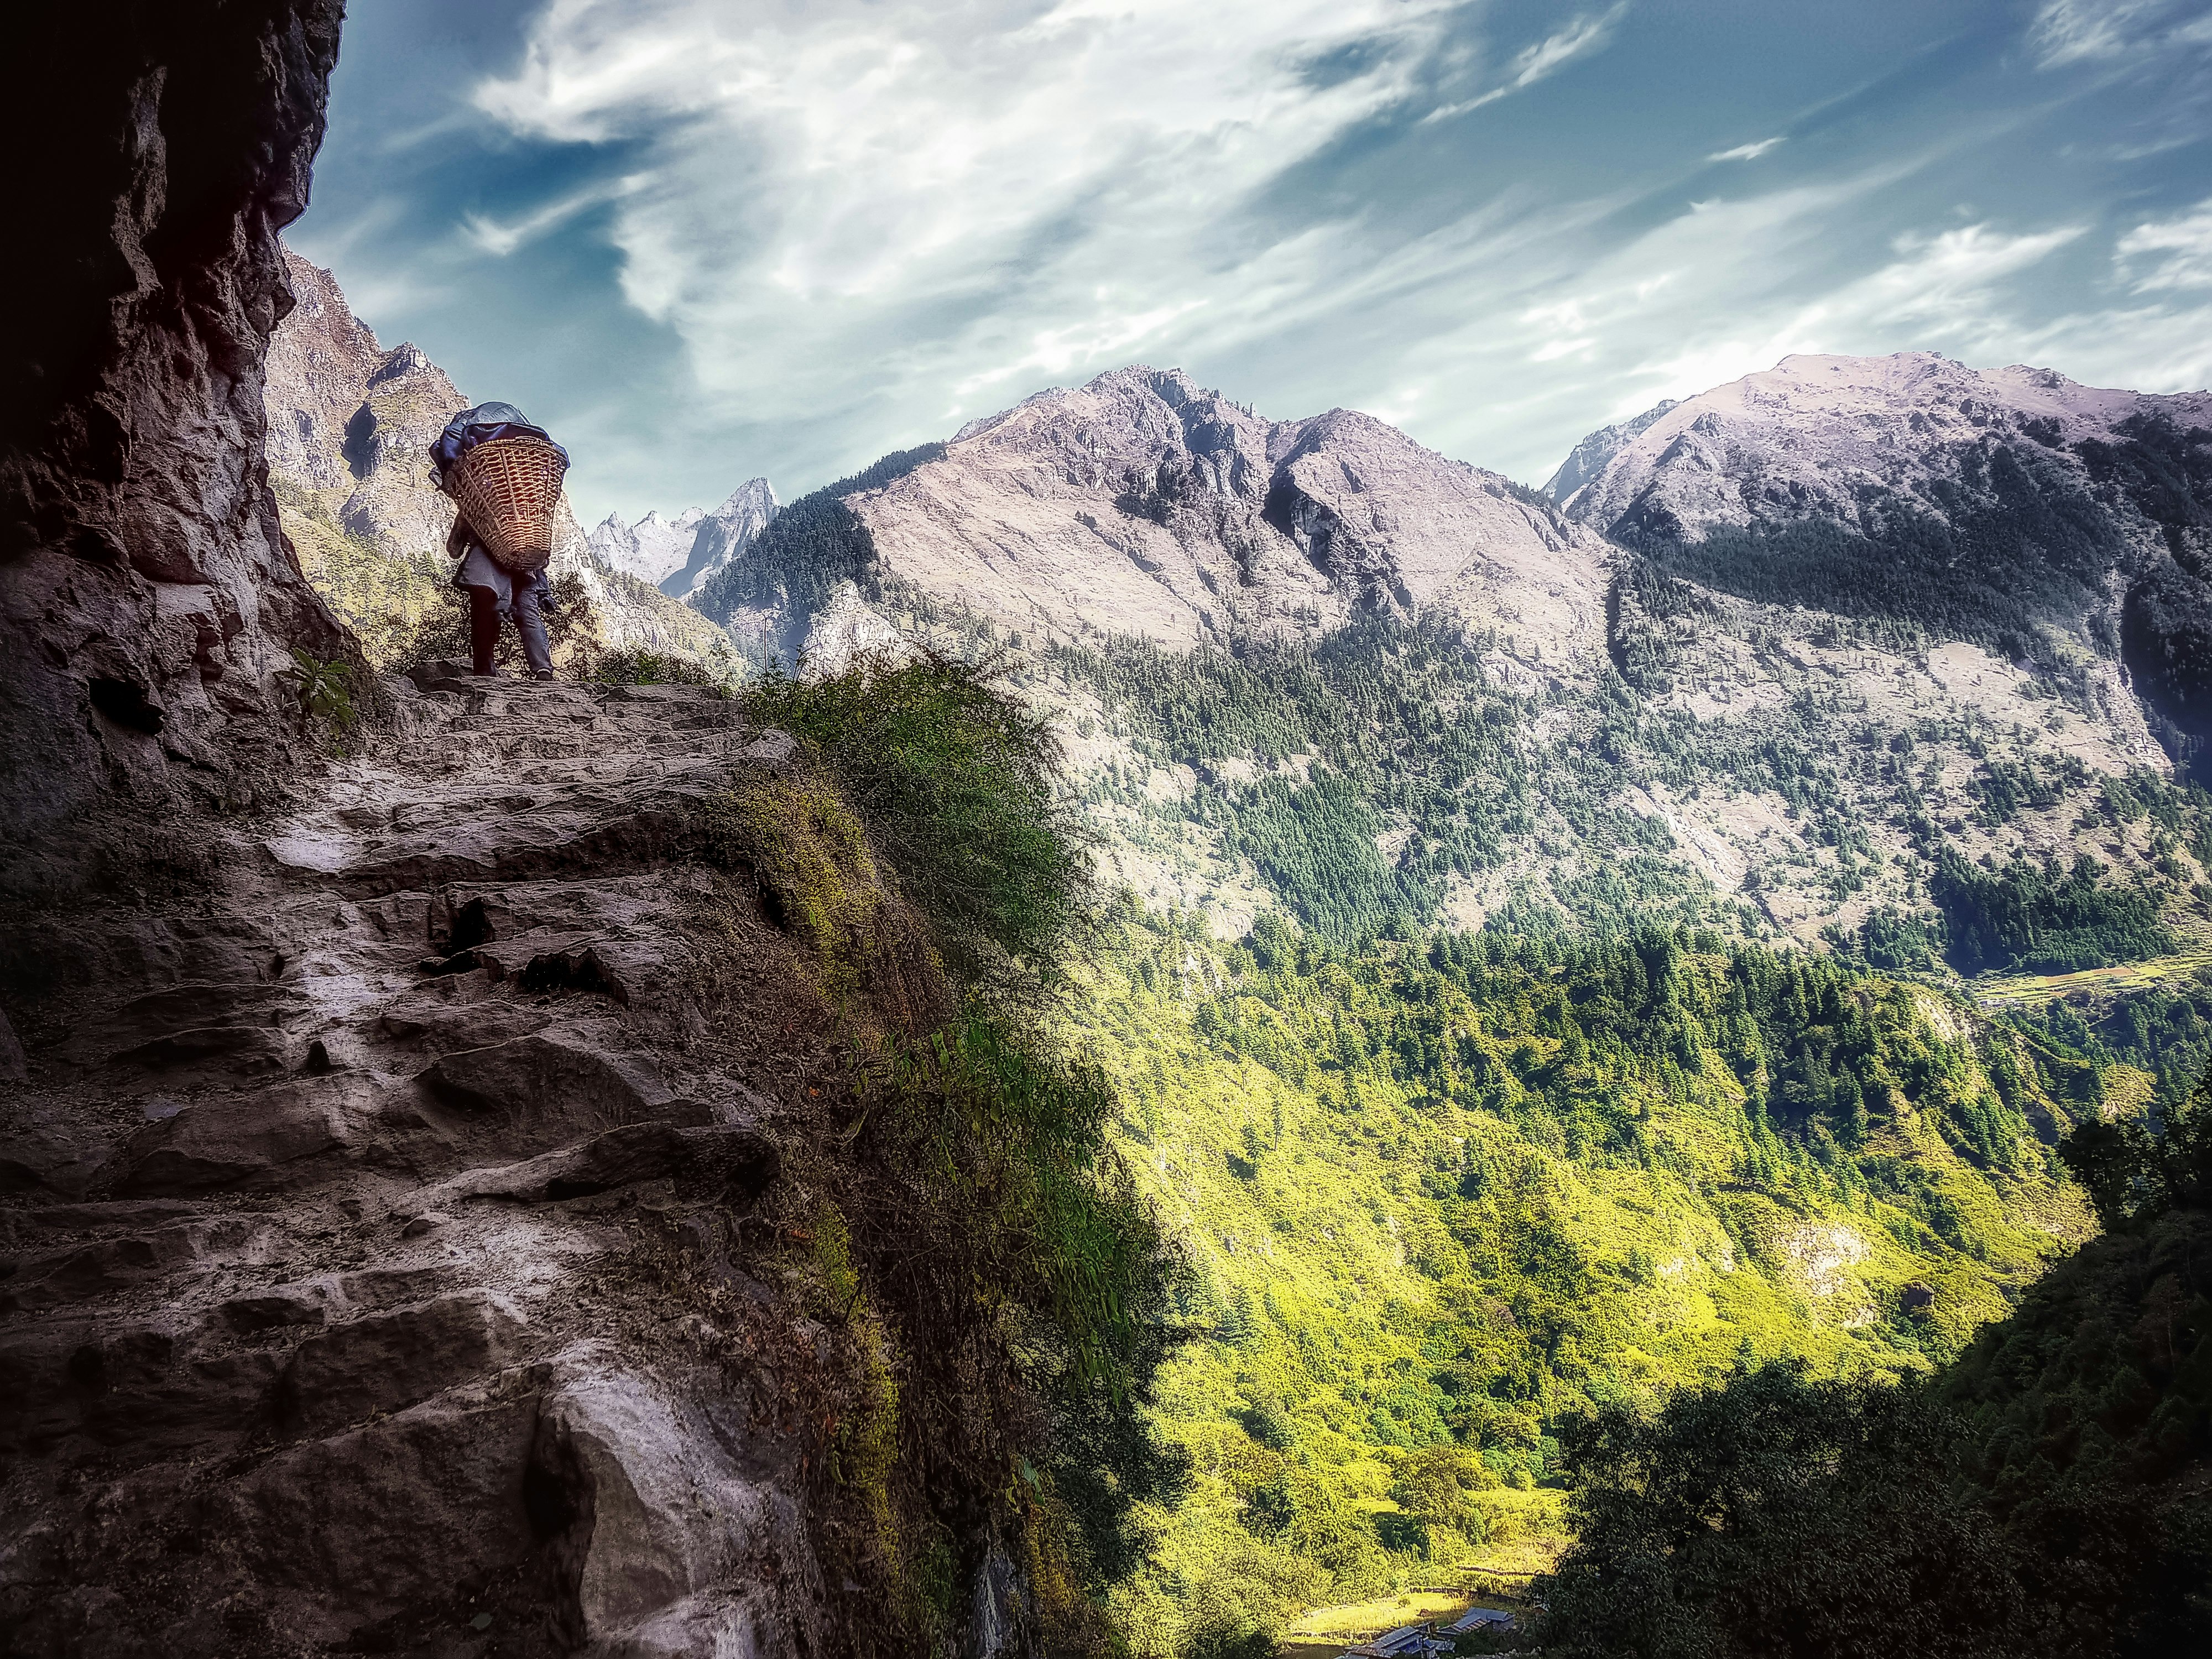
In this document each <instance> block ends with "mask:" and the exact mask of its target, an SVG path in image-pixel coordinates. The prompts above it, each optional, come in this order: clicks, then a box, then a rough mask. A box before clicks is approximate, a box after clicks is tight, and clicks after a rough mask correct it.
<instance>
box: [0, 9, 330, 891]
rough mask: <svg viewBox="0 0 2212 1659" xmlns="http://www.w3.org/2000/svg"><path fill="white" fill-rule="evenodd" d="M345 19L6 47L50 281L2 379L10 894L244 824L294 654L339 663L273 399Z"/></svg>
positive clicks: (143, 18) (70, 21)
mask: <svg viewBox="0 0 2212 1659" xmlns="http://www.w3.org/2000/svg"><path fill="white" fill-rule="evenodd" d="M339 13H340V8H339V5H338V3H337V0H258V3H244V4H235V5H224V6H209V5H190V6H169V5H153V4H135V3H125V4H124V5H122V6H120V7H108V8H103V9H86V8H71V7H47V8H41V9H39V10H38V12H37V14H36V15H35V16H34V17H33V18H31V19H29V20H27V22H26V24H25V26H24V29H23V30H21V31H19V32H18V34H17V43H18V44H17V51H18V53H19V56H18V58H17V61H18V63H19V64H21V65H22V66H23V67H24V70H25V72H24V73H23V74H22V75H21V76H20V77H19V78H20V79H21V82H22V84H21V86H19V87H18V88H16V91H15V94H13V95H12V96H11V97H10V98H9V100H8V110H7V115H6V119H7V122H8V137H9V144H8V153H9V158H10V166H11V167H13V168H14V169H15V176H16V179H17V186H16V187H17V191H18V197H17V211H18V213H19V214H20V215H21V222H22V223H23V224H25V225H36V226H37V227H38V231H37V235H38V240H39V257H38V258H35V259H27V260H24V261H21V262H19V263H18V267H17V270H16V271H15V276H16V278H17V281H18V283H23V284H27V287H28V289H29V291H28V292H25V291H24V290H23V289H22V288H20V287H19V289H18V293H19V295H20V296H21V305H22V306H23V314H24V316H25V318H26V319H36V320H35V323H34V324H31V323H27V325H25V326H23V327H21V328H19V329H16V330H15V331H12V332H11V334H10V336H9V345H8V347H7V348H6V349H5V353H4V356H0V363H4V367H0V408H4V410H5V414H4V416H0V419H4V422H5V425H4V428H0V731H4V741H0V848H6V849H7V850H6V854H5V859H4V864H0V891H4V892H6V893H8V894H9V895H11V896H28V895H34V894H51V893H52V892H54V891H56V890H66V889H68V888H70V887H71V886H73V885H74V884H76V883H78V882H80V881H82V880H84V879H86V878H88V877H90V878H100V876H101V874H102V872H106V873H107V874H109V875H111V876H112V877H113V878H115V879H118V880H123V881H132V880H135V879H141V878H134V877H133V876H132V875H131V873H130V872H134V871H137V870H138V869H140V868H142V867H143V865H144V862H145V859H144V851H145V847H144V843H145V842H146V841H147V840H149V839H151V838H149V837H147V836H143V835H142V834H140V833H138V832H136V831H133V830H131V829H130V828H129V827H128V825H129V823H131V821H133V820H137V819H151V818H152V817H155V816H157V815H161V814H167V813H171V812H173V811H177V810H179V808H183V809H185V810H196V809H197V808H199V807H204V806H206V805H220V804H223V803H226V802H228V803H230V804H237V803H239V802H240V801H241V800H246V799H252V798H253V797H254V796H255V795H256V793H258V791H259V790H261V789H262V788H263V787H264V785H263V784H259V783H257V782H256V779H257V778H259V777H264V776H265V775H266V773H267V769H268V763H270V761H281V760H282V758H283V757H284V756H285V755H286V753H287V752H288V750H289V743H290V741H291V730H292V726H293V724H294V710H295V708H296V702H295V698H294V696H292V694H291V692H290V690H289V687H288V685H287V684H286V682H285V680H284V678H283V675H284V672H285V671H286V669H287V668H288V667H289V664H290V658H289V649H290V647H295V646H298V647H302V648H305V649H307V650H308V651H311V652H314V653H317V654H319V655H321V656H324V657H331V656H336V655H338V654H340V653H341V652H342V651H343V648H344V647H343V641H342V638H341V635H340V634H339V631H338V629H337V627H336V626H335V625H334V624H333V623H332V622H331V618H330V617H329V616H328V614H327V613H326V611H325V609H324V607H323V605H321V604H320V602H319V600H318V599H317V598H316V596H315V594H314V593H313V591H312V590H311V589H310V587H309V586H308V585H307V581H306V580H305V578H304V577H303V576H302V575H301V571H300V568H299V565H298V562H297V561H296V560H295V558H294V557H293V556H292V553H291V551H290V550H289V547H288V546H287V545H286V543H285V538H284V535H283V530H282V528H281V527H280V526H279V523H278V520H277V515H276V504H275V502H274V501H273V499H272V498H271V496H270V491H269V489H268V486H267V483H266V480H265V474H264V465H263V459H262V440H263V432H264V416H263V411H262V403H261V382H262V376H263V366H264V354H265V352H266V349H267V345H268V341H269V337H270V332H271V331H272V330H273V329H274V328H275V327H276V325H277V323H278V322H279V321H280V320H281V319H283V317H284V316H285V314H286V313H288V312H289V310H290V309H291V307H292V303H293V301H292V295H291V293H290V291H289V287H288V285H287V283H286V279H285V271H284V265H283V258H282V256H281V253H280V251H279V248H278V244H277V237H276V233H277V229H278V228H279V227H280V226H282V225H283V224H284V223H285V222H287V221H289V220H290V219H291V218H293V217H295V216H297V215H298V214H299V212H300V211H301V209H302V208H303V207H304V206H305V205H306V203H307V167H308V162H309V161H310V159H311V158H312V157H313V153H314V149H315V146H316V144H317V143H319V140H320V137H321V133H322V118H323V106H324V98H325V84H326V82H327V77H328V75H329V71H330V68H331V64H332V63H333V61H334V60H335V55H336V52H337V28H338V18H339ZM26 37H27V38H26ZM33 65H35V66H36V68H35V70H33V69H32V68H31V66H33Z"/></svg>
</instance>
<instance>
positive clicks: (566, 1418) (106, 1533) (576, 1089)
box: [0, 677, 827, 1659]
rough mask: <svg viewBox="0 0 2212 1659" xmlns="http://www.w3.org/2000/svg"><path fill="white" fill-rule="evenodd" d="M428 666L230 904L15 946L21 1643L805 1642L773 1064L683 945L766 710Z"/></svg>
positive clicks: (4, 1173) (6, 1237) (8, 1222)
mask: <svg viewBox="0 0 2212 1659" xmlns="http://www.w3.org/2000/svg"><path fill="white" fill-rule="evenodd" d="M429 686H430V689H429V690H427V691H418V690H416V689H414V688H412V687H409V686H405V685H404V684H403V685H401V686H399V687H398V708H397V711H396V714H395V715H394V717H393V722H392V732H391V734H390V735H389V737H388V738H382V739H380V741H379V743H378V744H377V745H376V747H375V750H374V752H373V753H372V754H371V755H369V756H368V757H365V758H361V759H356V760H350V761H346V762H343V763H332V764H331V765H329V766H328V767H327V769H326V775H325V777H324V778H322V779H321V780H319V781H318V782H316V783H315V784H314V785H313V787H311V788H310V789H309V790H307V791H305V792H303V793H304V794H305V799H304V800H303V802H302V804H301V805H300V807H299V810H297V811H295V812H294V813H293V814H292V815H291V816H290V817H288V818H286V819H285V820H284V821H283V822H281V823H274V824H267V823H264V824H260V825H256V826H251V827H248V826H244V825H235V826H232V827H229V828H227V829H222V830H220V831H219V832H217V841H216V846H215V847H214V848H213V849H212V851H213V852H214V854H216V857H215V860H214V863H215V866H216V868H217V869H218V871H219V872H220V873H219V875H218V877H217V878H216V880H215V882H214V883H213V884H212V885H211V886H210V887H209V888H208V889H206V890H200V891H196V892H194V893H192V894H191V895H188V896H185V897H182V898H179V899H177V900H175V901H173V902H155V901H153V900H149V901H148V902H145V903H143V905H140V906H137V907H131V908H108V909H104V910H98V911H93V912H88V913H84V914H80V915H70V916H67V917H62V916H53V917H46V918H40V919H35V920H33V921H28V922H24V923H21V924H19V925H16V926H15V927H11V928H9V929H7V930H5V931H4V933H0V968H4V969H5V970H6V972H7V975H8V979H7V981H6V982H7V983H9V984H10V985H11V986H13V987H16V988H15V989H14V990H11V991H10V1007H11V1011H13V1012H15V1015H16V1018H15V1029H16V1031H17V1033H18V1035H19V1036H20V1037H21V1040H22V1043H23V1047H24V1049H25V1052H26V1054H27V1070H26V1075H25V1077H24V1079H22V1080H21V1081H17V1082H13V1083H10V1082H5V1081H0V1188H4V1189H5V1190H4V1192H0V1247H4V1249H5V1250H6V1252H7V1257H6V1260H5V1262H4V1264H0V1462H4V1467H5V1470H6V1474H5V1477H4V1479H5V1486H4V1495H5V1513H4V1516H0V1631H4V1632H5V1633H4V1634H0V1651H4V1652H7V1653H11V1654H53V1655H64V1654H70V1655H76V1654H100V1655H106V1654H146V1655H155V1654H159V1655H163V1656H185V1655H203V1654H204V1655H217V1654H220V1655H237V1654H259V1653H270V1654H275V1653H285V1654H297V1653H314V1652H323V1651H351V1652H369V1651H374V1652H383V1653H408V1654H418V1653H419V1654H425V1655H437V1656H441V1659H462V1656H471V1659H473V1656H488V1655H492V1654H501V1655H507V1654H515V1655H520V1654H554V1653H572V1652H587V1653H592V1654H603V1655H610V1656H611V1655H617V1654H621V1655H640V1656H642V1655H670V1656H673V1655H692V1654H697V1655H708V1654H713V1655H740V1654H742V1655H761V1656H769V1655H782V1654H799V1653H815V1654H818V1653H821V1652H823V1651H824V1647H823V1628H824V1625H823V1608H824V1595H825V1590H824V1586H823V1583H822V1582H821V1573H820V1570H819V1568H818V1566H817V1563H816V1559H815V1555H814V1553H813V1550H812V1547H811V1545H810V1542H809V1536H808V1529H807V1522H806V1489H805V1480H806V1478H807V1477H806V1469H807V1468H808V1459H807V1447H808V1445H809V1442H808V1441H807V1440H806V1438H805V1434H804V1433H803V1432H801V1431H798V1430H795V1429H793V1428H792V1427H791V1426H790V1425H791V1423H792V1421H793V1419H794V1418H799V1419H804V1418H805V1417H807V1416H808V1415H809V1414H808V1413H805V1411H803V1410H800V1411H797V1412H794V1411H793V1404H792V1401H790V1400H789V1399H787V1398H785V1397H784V1395H783V1394H780V1393H779V1389H781V1390H783V1391H784V1393H785V1394H787V1393H788V1391H789V1390H790V1389H792V1388H793V1386H795V1385H794V1384H793V1383H790V1382H784V1383H778V1382H777V1380H776V1379H777V1377H778V1376H779V1374H781V1376H785V1377H787V1378H792V1377H798V1376H803V1375H805V1374H806V1369H805V1368H806V1365H807V1364H811V1363H818V1359H819V1357H820V1355H821V1353H822V1352H823V1348H824V1345H825V1343H826V1340H827V1339H826V1336H825V1334H823V1332H822V1331H821V1330H820V1329H819V1328H810V1327H809V1324H808V1322H806V1321H805V1319H804V1318H803V1317H802V1316H799V1315H798V1314H796V1313H795V1312H793V1311H792V1310H790V1309H789V1308H788V1306H787V1304H786V1302H785V1301H784V1300H783V1299H780V1298H779V1297H777V1296H775V1295H774V1294H771V1292H770V1291H769V1289H768V1288H766V1287H765V1286H763V1285H760V1284H758V1283H756V1282H755V1281H754V1280H752V1279H750V1278H748V1277H747V1276H746V1274H745V1273H744V1271H743V1270H742V1269H741V1268H740V1267H738V1266H737V1265H734V1264H735V1263H736V1262H737V1261H738V1259H739V1257H740V1255H741V1252H739V1251H738V1249H737V1242H738V1239H737V1230H738V1228H739V1227H740V1226H741V1225H743V1220H744V1216H745V1215H746V1214H747V1212H748V1211H749V1209H750V1207H751V1206H753V1205H754V1204H755V1202H756V1200H757V1198H758V1196H759V1195H760V1194H763V1191H764V1190H766V1189H768V1188H770V1186H771V1183H773V1182H775V1181H776V1179H777V1172H778V1168H779V1159H778V1152H777V1145H776V1140H775V1138H774V1134H773V1130H774V1127H775V1117H776V1115H777V1110H778V1107H777V1101H778V1099H779V1098H780V1097H781V1094H782V1092H783V1091H784V1090H785V1088H786V1085H787V1082H788V1079H785V1078H783V1077H782V1076H781V1068H782V1067H783V1066H784V1065H785V1063H786V1057H785V1056H784V1054H783V1051H782V1050H780V1049H779V1048H777V1047H776V1045H775V1044H774V1043H770V1042H753V1041H751V1040H750V1039H749V1038H748V1037H747V1036H746V1034H745V1033H744V1030H742V1029H740V1030H736V1031H734V1032H733V1031H732V1029H731V1027H730V1022H728V1021H727V1020H720V1021H718V1020H716V1019H714V1018H710V1017H709V1013H708V1011H707V1010H706V1008H705V1007H704V1006H703V1005H702V1000H701V999H700V998H699V997H697V996H696V995H694V994H692V992H691V991H690V988H688V986H689V981H687V977H686V975H687V974H688V973H689V972H690V965H691V964H693V963H696V960H697V959H698V952H699V951H701V950H702V948H704V947H703V946H702V945H701V944H700V943H699V942H698V941H699V940H700V939H701V938H702V931H701V927H700V923H699V919H700V916H701V915H702V907H704V906H706V905H708V903H709V902H712V900H713V897H714V884H713V879H712V878H710V877H709V876H708V875H707V874H706V873H705V872H702V870H701V869H700V868H699V867H698V866H696V865H694V864H692V863H690V862H689V855H690V853H691V852H692V851H693V850H694V845H695V840H696V835H697V829H696V812H695V811H694V809H695V808H696V806H697V805H698V804H699V803H701V802H702V801H703V800H705V799H708V798H710V797H711V796H713V795H714V793H716V792H718V791H720V790H722V789H724V788H726V787H727V786H728V783H729V781H730V779H731V777H732V774H733V772H737V771H741V770H742V769H746V768H767V769H776V768H780V767H781V766H783V765H784V764H785V763H787V759H788V757H789V755H790V750H791V744H790V741H789V739H788V738H785V737H783V736H782V735H781V734H780V733H775V732H754V731H749V730H747V729H746V727H745V726H744V724H743V722H742V720H741V719H740V717H739V714H738V709H737V706H736V705H735V704H734V703H732V702H726V701H722V700H720V699H719V698H717V697H715V696H713V695H711V694H709V693H707V692H704V691H702V690H696V689H695V688H689V687H639V688H611V689H608V688H581V687H573V686H539V685H535V684H501V683H497V682H492V683H486V682H474V681H467V680H456V679H451V678H435V677H433V678H431V679H430V681H429ZM192 833H197V832H196V831H194V830H193V829H191V826H185V825H180V826H179V835H180V836H184V835H189V834H192ZM758 931H759V933H761V934H762V939H761V942H760V945H759V949H760V951H762V953H763V954H762V955H761V956H760V957H759V958H758V959H757V961H756V962H754V963H753V964H752V967H751V969H750V976H751V977H752V978H753V979H755V980H757V981H759V987H757V988H758V994H760V995H761V996H763V997H769V998H771V999H772V994H773V992H774V989H775V982H776V981H775V975H776V972H777V969H776V968H775V945H776V941H775V938H774V936H773V935H772V933H771V932H770V930H768V929H767V928H766V927H764V926H763V927H761V928H760V929H758ZM723 939H724V945H723V948H725V949H730V948H736V947H732V946H730V945H728V944H727V939H728V935H727V931H726V930H725V933H724V935H723ZM5 1046H6V1045H4V1044H0V1048H4V1047H5ZM785 1046H786V1048H787V1047H788V1045H785ZM794 1355H795V1356H797V1358H796V1360H794V1359H793V1358H792V1356H794ZM779 1366H780V1367H781V1372H779Z"/></svg>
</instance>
